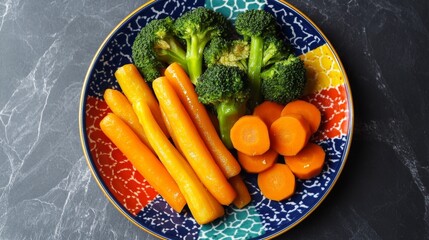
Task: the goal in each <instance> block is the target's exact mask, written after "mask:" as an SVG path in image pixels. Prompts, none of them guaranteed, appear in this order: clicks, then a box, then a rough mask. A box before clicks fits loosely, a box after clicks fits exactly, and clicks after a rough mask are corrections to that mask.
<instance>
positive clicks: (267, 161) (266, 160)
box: [237, 149, 279, 173]
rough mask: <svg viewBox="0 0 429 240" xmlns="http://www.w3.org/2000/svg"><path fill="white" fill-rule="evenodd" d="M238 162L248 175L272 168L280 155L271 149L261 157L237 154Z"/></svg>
mask: <svg viewBox="0 0 429 240" xmlns="http://www.w3.org/2000/svg"><path fill="white" fill-rule="evenodd" d="M237 154H238V161H239V162H240V164H241V166H242V167H243V169H244V170H246V172H248V173H259V172H262V171H265V170H266V169H268V168H270V167H271V166H272V165H273V164H274V163H275V162H276V160H277V157H278V156H279V154H278V153H277V152H276V151H275V150H273V149H269V150H268V151H266V152H265V153H263V154H261V155H255V156H249V155H247V154H244V153H242V152H239V151H238V152H237Z"/></svg>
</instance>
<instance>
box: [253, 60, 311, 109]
mask: <svg viewBox="0 0 429 240" xmlns="http://www.w3.org/2000/svg"><path fill="white" fill-rule="evenodd" d="M261 78H262V86H261V91H262V95H263V97H264V99H265V100H269V101H274V102H277V103H280V104H286V103H288V102H290V101H292V100H294V99H297V98H299V97H300V96H301V95H302V94H303V91H304V88H305V84H306V77H305V68H304V63H303V61H302V60H301V59H300V58H298V57H296V56H295V55H293V54H291V55H289V57H288V58H287V59H285V60H282V61H279V62H276V63H274V64H273V65H272V66H271V67H269V68H268V69H266V70H265V71H263V72H262V73H261Z"/></svg>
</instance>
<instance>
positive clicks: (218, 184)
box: [152, 77, 236, 205]
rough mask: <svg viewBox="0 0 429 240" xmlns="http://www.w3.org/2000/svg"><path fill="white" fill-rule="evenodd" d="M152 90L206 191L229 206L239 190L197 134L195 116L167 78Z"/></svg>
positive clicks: (156, 81) (156, 80)
mask: <svg viewBox="0 0 429 240" xmlns="http://www.w3.org/2000/svg"><path fill="white" fill-rule="evenodd" d="M152 86H153V90H154V92H155V95H156V96H157V98H158V101H159V103H160V106H161V108H162V110H163V111H164V113H165V115H166V116H167V119H168V121H169V122H170V123H174V124H175V125H174V127H173V128H172V131H173V134H174V136H179V137H178V138H177V140H176V141H177V143H178V147H179V148H180V150H181V151H182V153H183V156H184V157H185V158H186V159H187V160H188V162H189V164H190V165H191V167H192V168H193V169H194V171H195V173H196V174H197V176H198V178H199V179H200V180H201V182H202V183H203V184H204V186H205V187H206V188H207V190H208V191H209V192H210V193H211V194H212V195H213V196H214V197H215V198H216V200H218V202H219V203H221V204H223V205H229V204H231V203H232V201H233V200H234V198H235V196H236V193H235V191H234V189H233V188H232V186H231V185H230V184H229V182H228V180H227V178H226V177H225V176H224V175H223V173H222V171H221V170H220V168H219V166H218V165H217V164H216V162H215V160H214V159H213V157H212V155H211V154H210V151H209V150H208V149H207V147H206V145H205V143H204V141H203V140H202V139H201V137H200V135H199V134H198V131H197V128H196V127H195V125H194V123H193V122H192V119H191V118H190V117H189V115H188V113H187V112H186V109H185V107H184V106H183V104H182V103H181V101H180V98H179V97H178V96H177V94H176V92H175V91H174V88H173V87H172V86H171V84H170V83H169V81H168V79H167V78H165V77H160V78H157V79H155V80H154V81H153V84H152Z"/></svg>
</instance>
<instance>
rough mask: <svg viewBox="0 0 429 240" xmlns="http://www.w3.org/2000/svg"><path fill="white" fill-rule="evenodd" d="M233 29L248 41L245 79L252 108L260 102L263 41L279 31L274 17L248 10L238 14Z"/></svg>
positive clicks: (260, 11) (258, 11)
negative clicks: (246, 78) (247, 83)
mask: <svg viewBox="0 0 429 240" xmlns="http://www.w3.org/2000/svg"><path fill="white" fill-rule="evenodd" d="M235 27H236V30H237V32H238V33H239V34H240V35H242V36H243V38H244V39H245V40H250V52H249V58H248V62H247V77H248V79H249V83H250V89H251V99H250V100H249V104H250V107H251V108H253V107H255V106H256V105H257V104H259V103H260V102H261V101H262V94H261V71H262V68H263V61H262V60H263V53H264V45H265V44H264V41H265V38H267V37H269V36H276V35H278V32H279V29H278V25H277V21H276V19H275V18H274V16H273V15H271V14H270V13H269V12H266V11H264V10H248V11H245V12H242V13H240V14H238V16H237V19H236V21H235Z"/></svg>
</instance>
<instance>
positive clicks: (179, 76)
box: [165, 63, 241, 178]
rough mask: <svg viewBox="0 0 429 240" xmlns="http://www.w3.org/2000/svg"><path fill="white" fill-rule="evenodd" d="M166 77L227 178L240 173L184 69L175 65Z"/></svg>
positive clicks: (171, 66)
mask: <svg viewBox="0 0 429 240" xmlns="http://www.w3.org/2000/svg"><path fill="white" fill-rule="evenodd" d="M165 76H166V77H167V79H168V80H169V82H170V84H171V85H172V86H173V88H174V90H175V91H176V93H177V95H178V96H179V98H180V100H181V102H182V104H183V106H184V107H185V108H186V111H187V112H188V114H189V116H190V117H191V119H192V121H193V122H194V124H195V126H196V128H197V130H198V132H199V134H200V136H201V138H202V139H203V140H204V142H205V144H206V146H207V148H208V149H209V151H210V153H211V154H212V156H213V158H214V159H215V161H216V163H217V164H218V166H219V168H220V169H221V170H222V172H223V173H224V175H225V176H226V177H227V178H231V177H233V176H236V175H237V174H239V173H240V170H241V167H240V164H238V162H237V160H236V159H235V157H234V156H233V155H232V153H231V152H230V151H229V150H228V149H227V148H226V146H225V144H223V142H222V140H221V139H220V137H219V135H218V133H217V131H216V128H215V126H214V124H213V123H212V121H211V119H210V116H209V113H208V111H207V110H206V108H205V106H204V105H203V104H202V103H200V102H199V101H198V95H197V93H196V92H195V87H194V85H193V84H192V82H191V81H190V79H189V77H188V75H187V74H186V73H185V71H184V70H183V68H182V67H181V66H180V65H179V64H177V63H173V64H171V65H170V66H168V67H167V69H166V70H165Z"/></svg>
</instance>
